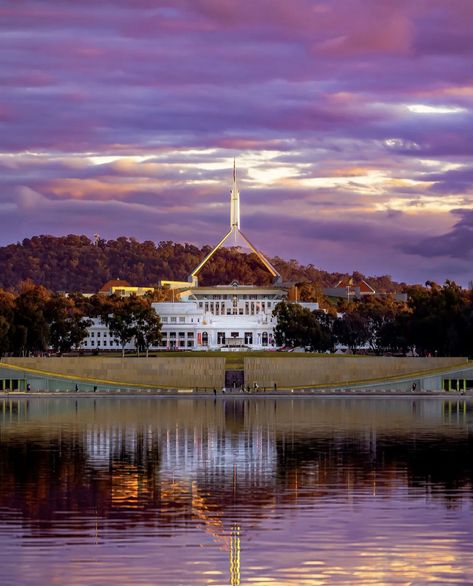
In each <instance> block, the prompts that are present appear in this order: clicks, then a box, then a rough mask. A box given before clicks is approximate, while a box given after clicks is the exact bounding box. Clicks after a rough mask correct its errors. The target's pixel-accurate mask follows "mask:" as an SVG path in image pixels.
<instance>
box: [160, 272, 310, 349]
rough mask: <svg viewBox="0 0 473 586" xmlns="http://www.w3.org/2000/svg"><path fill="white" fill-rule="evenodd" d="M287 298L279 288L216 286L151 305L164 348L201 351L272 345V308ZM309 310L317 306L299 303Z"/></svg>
mask: <svg viewBox="0 0 473 586" xmlns="http://www.w3.org/2000/svg"><path fill="white" fill-rule="evenodd" d="M286 297H287V289H284V288H282V287H277V286H273V287H257V286H252V285H239V284H238V283H233V284H231V285H218V286H216V287H196V288H195V289H192V290H191V292H190V294H189V296H188V297H187V298H186V299H183V300H181V301H179V302H176V303H168V302H163V303H153V307H154V308H155V310H156V312H157V313H158V315H159V316H160V317H161V321H162V324H163V327H162V332H163V345H164V347H166V348H178V349H185V348H187V349H205V348H213V349H216V348H228V349H233V348H238V347H247V348H253V349H264V348H270V347H273V346H274V328H275V326H276V319H275V318H274V317H273V315H272V313H273V310H274V308H275V307H276V305H277V304H278V303H279V302H280V301H282V300H283V299H285V298H286ZM301 305H303V306H306V307H308V308H309V309H311V310H314V309H318V304H317V303H302V304H301Z"/></svg>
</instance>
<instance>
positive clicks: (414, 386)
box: [411, 383, 417, 393]
mask: <svg viewBox="0 0 473 586" xmlns="http://www.w3.org/2000/svg"><path fill="white" fill-rule="evenodd" d="M416 389H417V385H416V383H412V389H411V390H412V392H413V393H415V391H416Z"/></svg>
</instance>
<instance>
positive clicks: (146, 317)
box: [133, 299, 162, 357]
mask: <svg viewBox="0 0 473 586" xmlns="http://www.w3.org/2000/svg"><path fill="white" fill-rule="evenodd" d="M136 301H138V300H136ZM139 301H140V302H141V303H140V304H138V303H135V305H134V308H133V311H134V318H135V339H136V344H137V347H138V349H139V350H140V349H141V350H145V352H146V357H148V354H149V348H150V346H159V344H160V343H161V339H162V334H161V318H160V317H159V315H158V314H157V313H156V312H155V311H154V309H153V308H152V306H151V303H150V301H148V300H146V299H140V300H139Z"/></svg>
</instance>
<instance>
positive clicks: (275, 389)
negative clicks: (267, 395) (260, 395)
mask: <svg viewBox="0 0 473 586" xmlns="http://www.w3.org/2000/svg"><path fill="white" fill-rule="evenodd" d="M277 390H278V385H277V384H276V383H274V392H276V391H277Z"/></svg>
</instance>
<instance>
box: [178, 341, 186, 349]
mask: <svg viewBox="0 0 473 586" xmlns="http://www.w3.org/2000/svg"><path fill="white" fill-rule="evenodd" d="M185 345H186V343H185V341H184V340H179V348H184V347H185Z"/></svg>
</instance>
